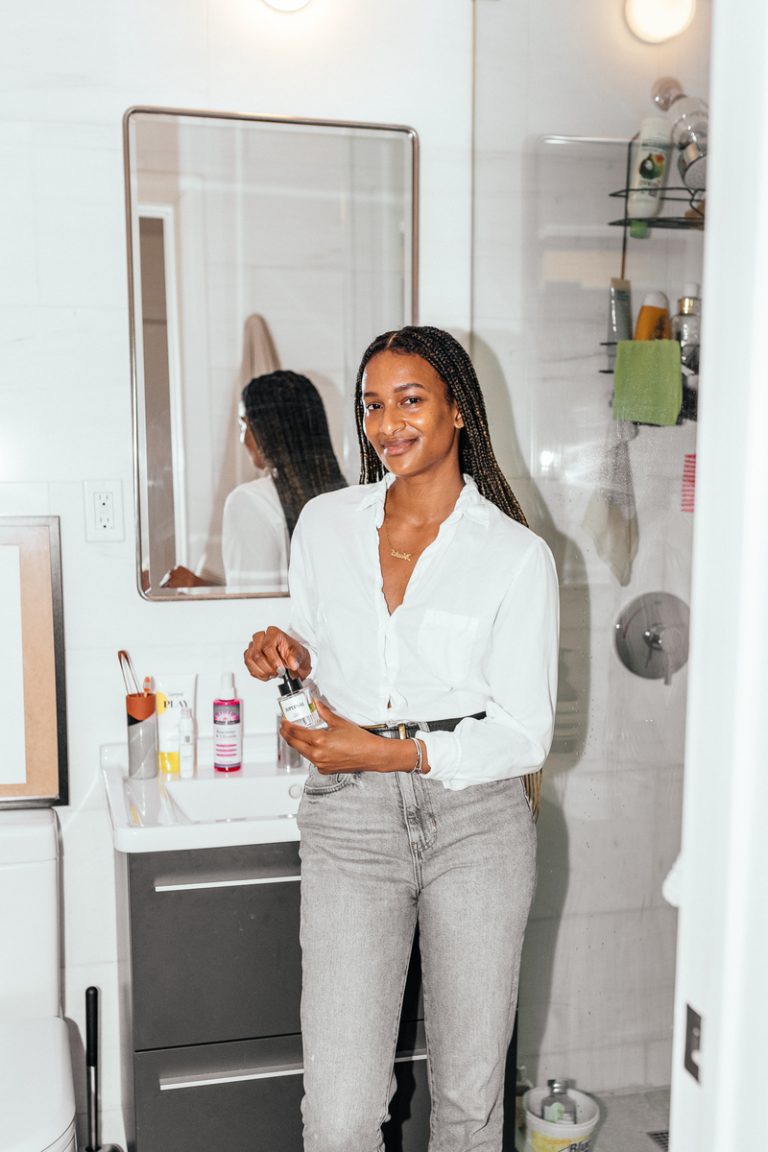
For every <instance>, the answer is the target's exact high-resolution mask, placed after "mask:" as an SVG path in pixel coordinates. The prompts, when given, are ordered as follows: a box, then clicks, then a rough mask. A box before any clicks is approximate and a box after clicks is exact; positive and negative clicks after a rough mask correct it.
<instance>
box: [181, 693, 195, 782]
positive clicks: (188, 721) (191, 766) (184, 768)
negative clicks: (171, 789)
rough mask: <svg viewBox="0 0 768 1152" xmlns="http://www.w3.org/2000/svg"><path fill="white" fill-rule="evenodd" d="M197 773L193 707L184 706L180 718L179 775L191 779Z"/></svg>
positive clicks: (183, 778) (184, 778)
mask: <svg viewBox="0 0 768 1152" xmlns="http://www.w3.org/2000/svg"><path fill="white" fill-rule="evenodd" d="M194 774H195V720H194V717H193V715H192V709H191V708H182V710H181V716H180V718H179V776H180V777H181V778H182V780H191V779H192V777H193V776H194Z"/></svg>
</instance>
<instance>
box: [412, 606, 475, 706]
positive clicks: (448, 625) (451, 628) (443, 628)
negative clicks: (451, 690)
mask: <svg viewBox="0 0 768 1152" xmlns="http://www.w3.org/2000/svg"><path fill="white" fill-rule="evenodd" d="M479 625H480V621H479V620H478V619H477V617H476V616H465V615H464V614H463V613H460V612H443V611H440V610H438V609H434V608H428V609H427V610H426V612H425V613H424V618H423V619H422V621H421V624H420V625H419V629H418V633H417V639H416V646H417V649H418V653H419V658H420V659H421V660H422V661H423V663H424V665H425V667H426V668H427V669H428V671H429V672H430V673H431V674H432V675H433V676H435V678H436V679H438V680H440V681H441V682H442V683H447V684H449V685H450V686H451V687H459V686H461V684H463V683H464V681H465V679H466V675H467V671H468V669H469V668H470V667H471V666H472V665H473V663H474V652H475V645H476V641H477V634H478V630H479Z"/></svg>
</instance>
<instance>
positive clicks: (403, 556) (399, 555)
mask: <svg viewBox="0 0 768 1152" xmlns="http://www.w3.org/2000/svg"><path fill="white" fill-rule="evenodd" d="M381 526H382V528H383V529H384V536H385V537H386V541H387V544H388V545H389V554H390V556H392V557H394V559H395V560H407V561H408V562H409V563H410V562H411V561H412V560H413V552H398V550H397V548H393V547H392V541H391V540H390V538H389V532H387V520H386V514H385V517H384V519H383V520H382V522H381Z"/></svg>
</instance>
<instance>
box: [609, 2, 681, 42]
mask: <svg viewBox="0 0 768 1152" xmlns="http://www.w3.org/2000/svg"><path fill="white" fill-rule="evenodd" d="M695 12H696V0H624V17H625V19H626V21H627V24H628V25H629V27H630V29H631V31H632V32H634V34H635V36H637V38H638V39H639V40H644V41H645V42H646V43H647V44H661V43H662V41H664V40H671V39H672V37H673V36H679V35H680V33H681V32H684V31H685V30H686V28H687V27H688V25H689V24H690V23H691V21H692V20H693V17H694V14H695Z"/></svg>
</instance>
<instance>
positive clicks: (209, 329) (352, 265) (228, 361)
mask: <svg viewBox="0 0 768 1152" xmlns="http://www.w3.org/2000/svg"><path fill="white" fill-rule="evenodd" d="M124 147H125V170H126V209H127V232H128V267H129V278H130V285H129V288H130V307H131V358H132V372H133V412H134V466H135V494H136V508H137V566H138V582H139V589H140V591H141V593H142V595H143V596H145V597H147V598H148V599H153V600H154V599H162V600H167V599H174V598H184V599H189V598H190V597H192V598H221V597H225V596H255V595H262V596H267V595H281V594H285V593H286V592H287V580H286V565H287V558H288V554H289V550H290V534H291V531H292V529H293V526H294V523H295V519H296V516H297V515H298V512H299V511H300V508H301V504H302V502H303V501H304V500H306V499H307V498H309V496H310V495H312V494H313V493H314V492H315V491H320V490H323V489H324V488H333V487H339V486H340V485H342V484H344V483H345V482H346V483H351V484H356V483H357V482H358V475H359V456H358V447H357V434H356V431H355V421H354V412H353V409H352V395H353V389H354V382H355V375H356V372H357V367H358V364H359V361H360V357H361V355H362V353H363V351H364V349H365V348H366V347H367V345H368V344H369V343H370V341H371V340H372V339H373V338H374V336H377V335H378V334H379V333H381V332H384V331H387V330H388V329H391V328H399V327H401V326H402V325H404V324H412V323H416V322H417V321H416V306H417V305H416V301H417V259H416V250H417V218H418V191H417V180H418V139H417V136H416V133H415V132H414V131H413V130H412V129H410V128H405V127H399V126H393V125H378V124H376V125H374V124H355V123H342V122H330V121H317V120H313V121H307V120H289V119H271V118H266V117H257V116H237V115H224V114H221V113H205V112H186V111H173V110H170V109H159V108H133V109H130V110H129V111H128V112H127V113H126V115H125V118H124ZM275 372H278V373H280V374H279V375H277V376H274V377H273V378H272V379H271V380H270V381H266V382H261V383H259V382H258V378H259V377H262V376H266V375H271V374H272V373H275ZM252 379H256V380H257V384H256V385H254V386H253V387H252V388H249V389H248V393H247V404H246V405H245V406H244V405H243V401H242V392H243V389H244V388H245V387H246V385H249V383H250V381H251V380H252Z"/></svg>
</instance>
